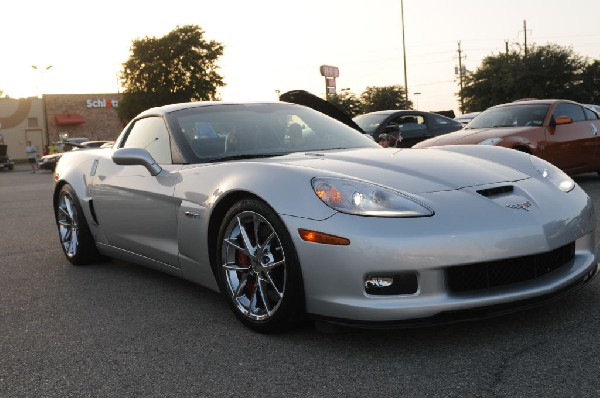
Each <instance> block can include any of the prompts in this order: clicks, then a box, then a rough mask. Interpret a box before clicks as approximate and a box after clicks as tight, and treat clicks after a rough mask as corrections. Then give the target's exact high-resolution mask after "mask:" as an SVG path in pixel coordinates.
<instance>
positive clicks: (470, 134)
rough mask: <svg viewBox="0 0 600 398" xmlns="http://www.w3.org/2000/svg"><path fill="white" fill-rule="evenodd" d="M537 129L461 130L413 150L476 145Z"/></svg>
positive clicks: (423, 143)
mask: <svg viewBox="0 0 600 398" xmlns="http://www.w3.org/2000/svg"><path fill="white" fill-rule="evenodd" d="M536 128H539V127H494V128H483V129H462V130H458V131H454V132H452V133H449V134H444V135H440V136H437V137H434V138H430V139H428V140H425V141H422V142H420V143H418V144H417V145H415V146H414V147H415V148H425V147H429V146H435V145H468V144H478V143H480V142H481V141H483V140H486V139H488V138H496V137H499V138H502V137H506V136H509V135H515V134H520V133H523V132H530V131H532V130H533V129H536Z"/></svg>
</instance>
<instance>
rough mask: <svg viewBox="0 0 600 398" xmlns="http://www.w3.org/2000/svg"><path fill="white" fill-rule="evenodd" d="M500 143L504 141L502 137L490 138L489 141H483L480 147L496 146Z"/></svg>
mask: <svg viewBox="0 0 600 398" xmlns="http://www.w3.org/2000/svg"><path fill="white" fill-rule="evenodd" d="M500 141H502V138H500V137H497V138H488V139H487V140H483V141H481V142H479V143H478V145H496V144H497V143H499V142H500Z"/></svg>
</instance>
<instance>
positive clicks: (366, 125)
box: [352, 113, 389, 134]
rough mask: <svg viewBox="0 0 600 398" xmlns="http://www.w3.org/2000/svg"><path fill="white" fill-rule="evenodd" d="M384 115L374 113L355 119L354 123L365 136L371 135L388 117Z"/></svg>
mask: <svg viewBox="0 0 600 398" xmlns="http://www.w3.org/2000/svg"><path fill="white" fill-rule="evenodd" d="M388 116H389V115H388V114H385V113H374V114H367V115H360V116H357V117H355V118H354V119H352V120H354V122H355V123H356V124H358V126H359V127H360V128H361V129H362V130H363V131H364V132H365V133H367V134H373V133H374V132H375V130H376V129H377V127H379V125H381V123H383V121H384V120H385V119H386V118H387V117H388Z"/></svg>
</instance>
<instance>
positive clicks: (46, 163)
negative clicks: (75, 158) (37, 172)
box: [38, 141, 114, 171]
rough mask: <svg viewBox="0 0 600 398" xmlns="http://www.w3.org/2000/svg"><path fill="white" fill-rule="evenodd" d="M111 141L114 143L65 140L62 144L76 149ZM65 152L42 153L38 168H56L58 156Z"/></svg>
mask: <svg viewBox="0 0 600 398" xmlns="http://www.w3.org/2000/svg"><path fill="white" fill-rule="evenodd" d="M111 143H114V141H83V142H67V143H64V145H65V147H72V148H73V149H71V151H77V150H80V149H92V148H100V147H102V146H103V145H111ZM67 152H70V151H67ZM65 153H66V152H58V153H52V154H49V155H44V156H42V157H41V158H40V161H39V162H38V166H39V167H40V169H44V170H50V171H52V170H54V169H55V168H56V164H57V163H58V161H59V160H60V158H61V157H62V156H63V155H64V154H65Z"/></svg>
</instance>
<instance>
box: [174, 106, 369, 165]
mask: <svg viewBox="0 0 600 398" xmlns="http://www.w3.org/2000/svg"><path fill="white" fill-rule="evenodd" d="M168 123H169V125H170V127H171V129H172V130H173V131H174V133H175V134H176V135H177V134H178V133H179V134H181V135H182V136H183V137H184V141H185V143H186V144H187V145H189V149H190V150H191V152H192V153H193V155H194V157H195V158H196V162H211V161H218V160H227V159H245V158H251V157H265V156H277V155H285V154H288V153H292V152H311V151H325V150H332V149H340V148H344V149H345V148H364V147H379V145H378V144H377V143H375V142H373V140H371V139H369V138H367V137H366V136H365V135H363V134H361V133H360V132H358V131H356V130H354V129H353V128H350V127H348V126H346V125H345V124H343V123H341V122H338V121H337V120H335V119H332V118H330V117H328V116H325V115H324V114H322V113H320V112H317V111H314V110H312V109H310V108H307V107H304V106H300V105H294V104H287V103H281V104H245V105H238V104H232V105H227V104H218V105H211V106H202V107H193V108H188V109H184V110H180V111H175V112H172V113H170V114H169V115H168Z"/></svg>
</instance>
